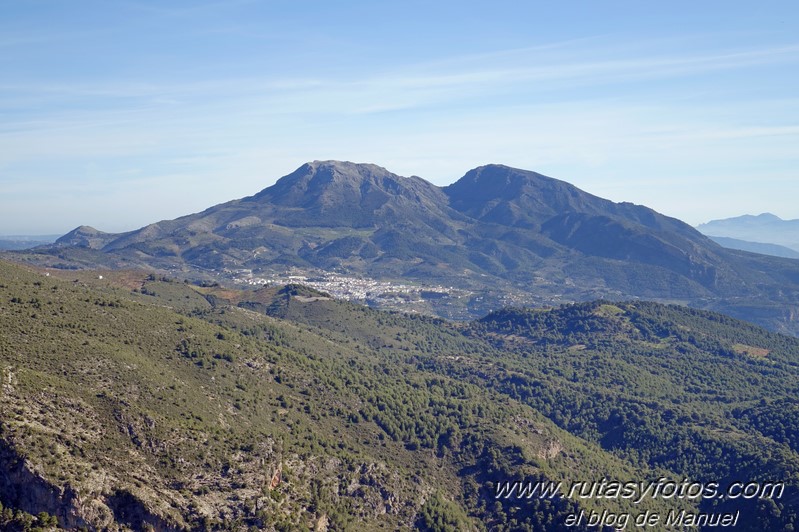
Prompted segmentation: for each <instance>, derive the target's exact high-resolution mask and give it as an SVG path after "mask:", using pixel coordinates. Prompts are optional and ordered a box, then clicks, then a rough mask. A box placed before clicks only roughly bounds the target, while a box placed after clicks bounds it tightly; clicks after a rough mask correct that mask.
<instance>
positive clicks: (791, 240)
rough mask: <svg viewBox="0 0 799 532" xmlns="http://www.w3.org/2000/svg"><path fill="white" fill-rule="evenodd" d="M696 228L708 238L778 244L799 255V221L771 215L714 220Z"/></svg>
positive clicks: (749, 215)
mask: <svg viewBox="0 0 799 532" xmlns="http://www.w3.org/2000/svg"><path fill="white" fill-rule="evenodd" d="M696 228H697V230H699V231H700V232H701V233H703V234H705V235H708V236H713V237H725V238H734V239H738V240H744V241H748V242H753V243H763V244H777V245H780V246H783V247H787V248H790V249H792V250H793V251H796V252H798V253H799V220H783V219H781V218H780V217H778V216H775V215H773V214H771V213H763V214H759V215H757V216H753V215H751V214H745V215H743V216H736V217H735V218H725V219H723V220H713V221H710V222H707V223H704V224H700V225H698V226H697V227H696Z"/></svg>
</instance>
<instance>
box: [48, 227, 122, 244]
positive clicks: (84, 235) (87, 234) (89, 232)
mask: <svg viewBox="0 0 799 532" xmlns="http://www.w3.org/2000/svg"><path fill="white" fill-rule="evenodd" d="M115 236H116V235H113V234H111V233H104V232H103V231H99V230H97V229H95V228H94V227H91V226H89V225H81V226H79V227H76V228H75V229H73V230H72V231H70V232H69V233H67V234H65V235H64V236H62V237H61V238H59V239H58V240H56V241H55V243H56V244H63V245H66V246H77V247H83V248H91V249H100V248H102V247H103V246H104V245H105V244H106V243H107V242H108V241H110V240H111V239H113V238H114V237H115Z"/></svg>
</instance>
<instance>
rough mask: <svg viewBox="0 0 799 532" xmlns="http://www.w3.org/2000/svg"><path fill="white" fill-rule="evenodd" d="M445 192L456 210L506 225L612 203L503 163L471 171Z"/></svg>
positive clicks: (591, 209)
mask: <svg viewBox="0 0 799 532" xmlns="http://www.w3.org/2000/svg"><path fill="white" fill-rule="evenodd" d="M444 192H445V193H446V194H447V195H448V196H449V198H450V205H451V206H452V207H453V208H454V209H456V210H458V211H460V212H462V213H464V214H467V215H469V216H471V217H474V218H478V219H480V220H484V221H490V222H495V223H502V224H506V225H519V224H521V225H529V224H531V223H532V224H533V225H534V224H535V223H538V222H540V221H541V220H542V219H544V218H548V217H551V216H553V215H555V214H559V213H562V212H568V211H578V210H589V211H594V210H597V205H596V204H597V202H599V203H602V204H603V206H604V204H607V203H610V202H608V201H607V200H602V199H600V198H597V197H596V196H593V195H591V194H588V193H587V192H583V191H582V190H580V189H578V188H577V187H575V186H573V185H570V184H569V183H566V182H565V181H560V180H558V179H554V178H552V177H547V176H545V175H543V174H539V173H537V172H531V171H529V170H520V169H518V168H512V167H509V166H504V165H501V164H489V165H485V166H479V167H477V168H475V169H473V170H470V171H468V172H467V173H466V174H465V175H464V176H463V177H462V178H460V179H459V180H458V181H457V182H455V183H453V184H452V185H449V186H448V187H445V189H444Z"/></svg>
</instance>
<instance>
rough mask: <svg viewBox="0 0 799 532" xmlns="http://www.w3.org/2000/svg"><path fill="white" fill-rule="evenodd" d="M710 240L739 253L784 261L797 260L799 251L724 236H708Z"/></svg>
mask: <svg viewBox="0 0 799 532" xmlns="http://www.w3.org/2000/svg"><path fill="white" fill-rule="evenodd" d="M710 239H711V240H712V241H713V242H715V243H717V244H719V245H721V246H724V247H725V248H730V249H740V250H741V251H750V252H752V253H760V254H763V255H773V256H775V257H784V258H786V259H799V251H794V250H793V249H791V248H789V247H785V246H780V245H779V244H764V243H763V242H749V241H748V240H739V239H737V238H729V237H726V236H710Z"/></svg>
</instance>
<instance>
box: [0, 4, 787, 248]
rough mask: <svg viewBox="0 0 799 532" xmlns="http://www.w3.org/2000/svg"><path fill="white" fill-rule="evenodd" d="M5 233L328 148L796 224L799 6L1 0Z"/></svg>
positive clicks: (297, 160)
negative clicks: (523, 173)
mask: <svg viewBox="0 0 799 532" xmlns="http://www.w3.org/2000/svg"><path fill="white" fill-rule="evenodd" d="M0 13H2V15H3V16H2V17H0V31H2V33H0V35H2V38H0V48H2V50H3V53H2V64H3V71H4V76H3V81H2V82H0V113H2V116H3V123H2V126H1V127H0V146H2V148H0V184H1V185H2V187H3V194H2V197H0V233H8V234H12V235H26V234H30V235H39V234H55V233H61V234H63V233H64V232H67V231H69V230H71V229H73V228H75V227H77V226H79V225H90V226H93V227H95V228H97V229H100V230H102V231H108V232H122V231H128V230H133V229H137V228H139V227H142V226H144V225H147V224H149V223H153V222H157V221H159V220H164V219H172V218H176V217H178V216H182V215H186V214H190V213H194V212H198V211H201V210H203V209H205V208H207V207H210V206H211V205H214V204H218V203H221V202H224V201H228V200H232V199H236V198H240V197H244V196H248V195H252V194H254V193H256V192H258V191H259V190H261V189H263V188H265V187H267V186H269V185H271V184H273V183H274V182H275V180H276V179H278V178H279V177H281V176H283V175H286V174H289V173H290V172H292V171H293V170H294V169H296V168H297V167H299V166H300V165H302V164H303V163H305V162H307V161H310V160H315V159H337V160H351V161H357V162H371V163H375V164H378V165H380V166H383V167H385V168H387V169H388V170H390V171H392V172H394V173H397V174H400V175H419V176H420V177H423V178H424V179H427V180H428V181H431V182H432V183H434V184H436V185H440V186H443V185H446V184H449V183H451V182H453V181H455V180H457V179H458V178H460V177H461V176H462V175H463V174H464V173H465V172H466V171H468V170H469V169H471V168H474V167H476V166H480V165H484V164H489V163H500V164H505V165H508V166H513V167H517V168H523V169H526V170H533V171H536V172H539V173H542V174H545V175H548V176H551V177H554V178H557V179H561V180H564V181H567V182H569V183H572V184H574V185H575V186H577V187H579V188H581V189H583V190H585V191H587V192H590V193H591V194H594V195H597V196H601V197H605V198H608V199H611V200H613V201H617V202H618V201H629V202H633V203H637V204H642V205H646V206H648V207H651V208H653V209H655V210H657V211H658V212H661V213H663V214H666V215H668V216H673V217H676V218H679V219H681V220H683V221H685V222H687V223H689V224H691V225H697V224H699V223H703V222H707V221H709V220H713V219H722V218H728V217H733V216H739V215H742V214H747V213H750V214H755V213H760V212H771V213H774V214H776V215H777V216H779V217H781V218H783V219H796V218H799V207H797V206H796V204H795V201H794V198H795V197H796V195H797V194H796V192H799V190H797V186H799V185H797V183H799V180H798V179H797V163H799V98H797V97H796V93H797V88H799V69H798V68H797V63H799V37H797V36H799V16H797V15H799V8H797V6H796V5H795V4H793V3H791V2H777V3H772V4H769V6H768V9H765V8H762V7H751V6H748V5H744V4H729V3H722V2H709V3H702V4H696V3H688V2H671V3H668V4H657V5H652V4H646V5H644V4H637V3H633V2H603V3H601V4H591V3H582V4H579V5H577V6H575V5H568V4H556V5H550V4H545V5H534V4H528V3H517V2H500V3H494V4H492V5H491V6H487V5H481V4H477V3H468V2H467V3H463V2H457V3H455V2H440V3H436V4H435V5H429V4H428V3H421V2H407V3H402V4H396V5H389V4H385V5H384V4H382V3H370V2H354V1H351V2H342V3H336V4H335V5H331V4H318V5H317V4H302V3H281V4H275V3H264V2H258V1H249V0H241V1H235V2H218V1H205V2H192V3H189V2H176V1H169V2H148V1H143V0H132V1H126V2H123V3H114V4H113V5H111V4H108V3H104V2H96V1H88V2H81V3H80V4H74V3H57V2H47V1H44V2H36V3H6V4H5V5H4V6H3V7H0Z"/></svg>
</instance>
